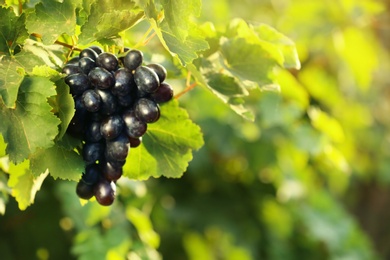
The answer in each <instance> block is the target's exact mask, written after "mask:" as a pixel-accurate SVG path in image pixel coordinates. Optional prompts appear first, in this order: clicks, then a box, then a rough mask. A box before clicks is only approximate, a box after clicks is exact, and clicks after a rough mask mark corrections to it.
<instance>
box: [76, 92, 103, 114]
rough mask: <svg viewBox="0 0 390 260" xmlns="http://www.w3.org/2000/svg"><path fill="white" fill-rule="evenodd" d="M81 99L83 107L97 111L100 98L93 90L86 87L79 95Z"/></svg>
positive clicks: (90, 110)
mask: <svg viewBox="0 0 390 260" xmlns="http://www.w3.org/2000/svg"><path fill="white" fill-rule="evenodd" d="M81 100H82V102H83V104H84V107H85V109H87V110H88V111H89V112H97V111H99V109H100V103H101V100H100V96H99V94H98V93H97V92H96V91H95V90H93V89H88V90H86V91H84V93H83V95H82V96H81Z"/></svg>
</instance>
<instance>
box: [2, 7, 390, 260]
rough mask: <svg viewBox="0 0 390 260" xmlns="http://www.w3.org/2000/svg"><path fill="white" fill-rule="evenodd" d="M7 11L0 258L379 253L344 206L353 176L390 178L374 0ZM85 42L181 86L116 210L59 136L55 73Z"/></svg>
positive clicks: (64, 120) (61, 86)
mask: <svg viewBox="0 0 390 260" xmlns="http://www.w3.org/2000/svg"><path fill="white" fill-rule="evenodd" d="M0 4H1V5H0V31H1V35H2V37H0V61H1V63H0V122H1V123H0V213H1V214H3V215H4V216H2V217H0V218H1V219H2V221H1V222H2V224H0V234H1V235H0V251H1V252H2V255H3V257H5V259H14V258H31V256H32V255H36V257H37V258H38V259H47V258H49V257H50V258H53V259H71V258H79V259H160V258H162V257H163V258H165V259H232V260H233V259H376V258H379V257H380V256H379V254H378V253H377V252H376V250H374V247H373V245H372V243H373V242H375V240H370V239H369V237H368V236H367V234H366V233H365V232H364V231H363V229H362V227H361V225H360V224H359V222H358V221H357V220H356V217H355V216H354V215H353V214H352V213H351V212H350V211H348V209H351V208H354V207H359V206H360V205H359V204H358V202H359V201H357V199H356V198H359V196H358V195H359V194H360V193H362V192H364V191H360V190H359V189H358V188H359V187H360V185H361V183H363V182H366V181H373V182H381V183H383V184H387V182H388V180H389V178H388V177H387V172H388V171H387V169H388V168H389V167H388V161H389V156H390V153H389V149H388V147H390V146H389V144H388V141H387V140H385V138H384V137H383V136H384V135H385V133H386V130H387V129H388V127H389V125H390V123H389V119H388V118H387V117H385V116H384V115H385V114H386V113H385V112H384V110H383V109H385V108H386V106H385V104H386V96H385V95H383V94H382V93H383V92H384V89H385V84H386V78H385V76H383V75H386V73H385V71H386V70H388V69H389V62H388V52H387V50H386V49H385V46H382V45H381V43H380V40H381V39H380V38H378V37H377V35H376V34H375V31H374V30H373V23H374V22H373V21H376V20H375V19H379V17H381V15H384V13H385V6H384V4H382V3H381V2H374V1H369V0H364V1H347V0H341V1H333V2H332V1H328V2H327V4H323V3H322V2H318V3H317V2H315V1H309V0H303V1H302V0H300V1H298V0H296V1H288V2H286V1H261V3H257V2H256V1H251V0H244V1H233V0H230V1H228V0H216V1H200V0H186V1H174V0H171V1H168V0H136V1H133V0H114V1H108V0H85V1H80V0H64V1H51V0H41V1H23V0H20V1H14V0H6V1H0ZM250 7H252V8H250ZM236 17H241V18H236ZM275 28H276V29H275ZM281 32H283V33H281ZM286 35H288V36H289V37H287V36H286ZM291 39H294V40H291ZM89 45H98V46H102V47H103V48H104V49H105V50H106V51H110V52H113V53H116V54H117V53H119V55H121V54H120V53H121V52H122V50H123V48H124V47H130V48H138V49H141V50H142V51H143V52H144V54H145V60H146V61H147V62H157V63H161V64H163V65H164V66H165V67H166V68H167V69H168V79H167V81H168V82H170V84H171V85H172V86H174V88H175V93H176V100H174V101H171V102H169V103H167V104H164V105H163V106H162V107H161V110H162V116H161V119H160V120H159V121H158V122H157V123H154V124H151V125H150V127H149V128H148V133H147V134H146V135H145V136H144V139H143V142H142V144H141V146H140V147H139V148H136V149H132V150H131V151H130V154H129V157H128V159H127V163H126V165H125V166H124V175H125V176H126V178H121V179H120V180H119V181H118V194H119V195H118V196H119V197H118V198H119V199H118V200H117V201H116V202H115V203H114V205H113V206H112V207H102V206H99V205H98V204H97V203H96V202H95V201H93V200H91V201H88V202H87V201H82V200H79V199H78V198H77V196H76V194H75V185H76V182H75V181H78V180H79V179H80V177H81V174H82V171H83V169H84V162H83V161H82V158H81V156H80V154H79V148H80V143H79V141H77V140H74V139H73V138H71V137H70V136H68V135H67V134H66V128H67V126H68V124H69V122H70V119H71V118H72V116H73V114H74V103H73V99H72V97H71V95H70V94H69V91H68V87H67V85H66V84H65V83H64V80H63V77H64V75H63V74H62V73H61V67H62V66H63V64H64V63H65V62H66V61H67V60H69V59H70V58H71V57H73V56H77V55H78V51H77V50H79V49H82V48H84V47H87V46H89ZM298 54H299V55H298ZM298 56H299V58H298ZM362 61H364V62H362ZM374 86H375V87H374ZM381 109H382V110H383V111H381ZM201 147H202V148H201ZM179 177H180V178H179ZM178 178H179V179H178ZM38 191H39V192H38ZM356 194H358V195H356ZM33 203H34V205H31V204H33ZM20 210H24V211H23V212H21V211H20ZM18 216H22V217H20V218H19V217H18ZM23 216H26V217H24V218H23ZM58 223H59V225H58ZM42 229H44V231H43V232H41V230H42ZM51 237H56V238H58V239H56V241H52V240H53V239H49V238H51ZM17 248H18V250H17ZM19 248H20V249H23V250H19ZM379 250H381V248H379ZM381 253H383V251H382V252H381ZM383 257H386V256H385V255H383Z"/></svg>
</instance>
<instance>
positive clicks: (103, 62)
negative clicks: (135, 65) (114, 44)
mask: <svg viewBox="0 0 390 260" xmlns="http://www.w3.org/2000/svg"><path fill="white" fill-rule="evenodd" d="M96 64H97V65H98V66H99V67H102V68H105V69H106V70H108V71H115V70H116V69H117V68H118V59H117V57H116V56H115V55H114V54H111V53H108V52H103V53H100V54H99V56H98V57H97V59H96Z"/></svg>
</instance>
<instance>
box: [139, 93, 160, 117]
mask: <svg viewBox="0 0 390 260" xmlns="http://www.w3.org/2000/svg"><path fill="white" fill-rule="evenodd" d="M134 112H135V115H136V116H137V117H138V118H139V119H140V120H141V121H143V122H145V123H153V122H156V121H157V120H158V119H159V118H160V108H159V106H158V105H157V104H156V102H154V101H152V100H150V99H147V98H140V99H138V101H137V103H135V106H134Z"/></svg>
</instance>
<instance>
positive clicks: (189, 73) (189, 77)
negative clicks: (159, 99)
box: [175, 72, 198, 99]
mask: <svg viewBox="0 0 390 260" xmlns="http://www.w3.org/2000/svg"><path fill="white" fill-rule="evenodd" d="M197 85H198V82H194V83H192V84H191V72H188V74H187V80H186V88H185V89H183V90H182V91H181V92H179V93H178V94H176V95H175V99H179V98H180V97H181V96H183V95H184V94H185V93H187V92H188V91H190V90H191V89H193V88H195V87H196V86H197Z"/></svg>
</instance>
